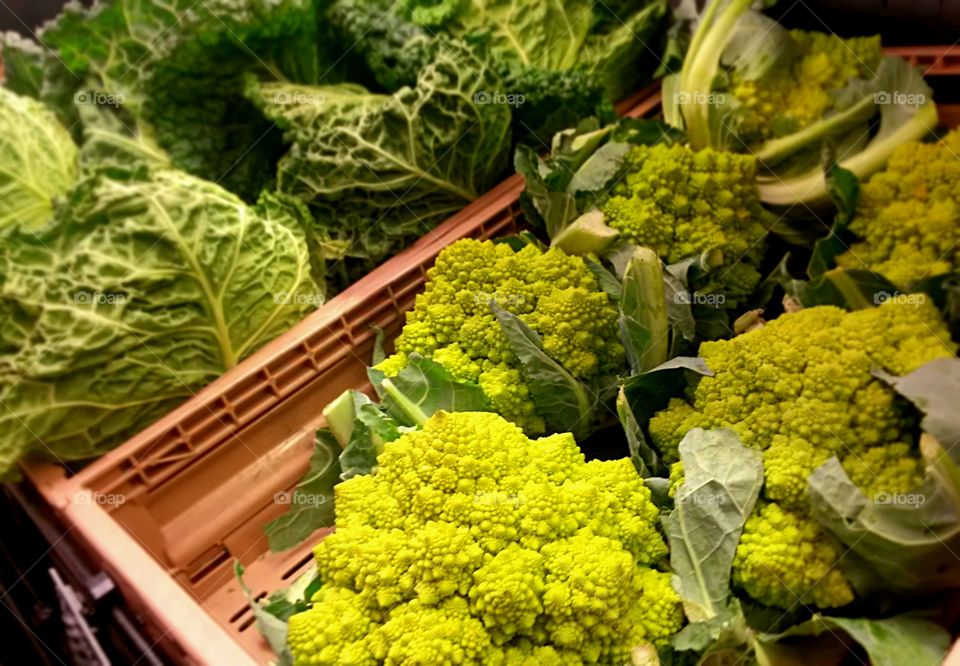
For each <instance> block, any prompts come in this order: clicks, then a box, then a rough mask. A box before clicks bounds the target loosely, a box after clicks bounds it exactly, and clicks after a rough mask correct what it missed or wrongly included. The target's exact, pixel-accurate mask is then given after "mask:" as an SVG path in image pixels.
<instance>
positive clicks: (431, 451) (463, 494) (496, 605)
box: [289, 412, 684, 666]
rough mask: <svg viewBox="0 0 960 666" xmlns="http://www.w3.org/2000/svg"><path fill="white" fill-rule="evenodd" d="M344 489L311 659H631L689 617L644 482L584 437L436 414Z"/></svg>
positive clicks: (296, 645)
mask: <svg viewBox="0 0 960 666" xmlns="http://www.w3.org/2000/svg"><path fill="white" fill-rule="evenodd" d="M336 494H337V498H336V499H337V503H336V511H337V531H336V532H335V533H334V534H332V535H330V536H329V537H327V538H326V539H325V540H323V541H322V542H321V543H320V544H319V545H318V546H317V547H316V548H315V550H314V555H315V558H316V562H317V569H318V573H319V575H320V578H321V580H322V582H323V587H322V588H321V589H320V591H319V592H318V593H317V594H316V595H315V596H314V598H313V600H312V602H313V603H312V607H311V608H310V609H309V610H306V611H304V612H302V613H299V614H296V615H294V616H293V617H291V619H290V633H289V645H290V647H291V650H292V652H293V656H294V658H295V661H296V663H297V664H298V665H299V664H303V665H306V664H317V665H327V664H329V665H341V664H343V665H346V664H379V663H385V664H444V663H446V664H494V665H503V666H507V665H511V666H512V665H528V664H529V665H530V666H532V665H533V664H548V665H549V664H558V665H561V664H563V665H567V664H569V665H571V666H573V665H579V664H622V663H624V661H625V660H627V659H628V658H629V654H630V651H631V649H633V648H634V647H637V646H642V645H653V646H662V645H664V644H665V643H666V641H667V640H668V639H669V637H670V636H672V635H673V634H674V633H676V632H677V631H679V629H680V628H681V627H682V626H683V622H684V618H683V611H682V607H681V604H680V599H679V597H678V595H677V593H676V592H675V591H674V590H673V588H672V587H671V585H670V574H668V573H664V572H661V571H660V570H658V569H657V567H659V566H662V565H663V564H664V563H665V558H666V555H667V547H666V544H665V543H664V540H663V537H662V536H661V535H660V533H659V531H658V524H659V513H658V510H657V508H656V507H655V506H654V505H653V503H652V502H651V499H650V491H649V490H648V489H647V488H646V487H645V486H644V484H643V479H642V478H641V477H640V476H639V475H638V474H637V472H636V470H635V469H634V467H633V464H632V463H631V462H630V460H628V459H624V460H616V461H607V462H600V461H593V462H589V463H587V462H585V461H584V458H583V454H582V453H581V452H580V451H579V449H578V447H577V445H576V442H575V441H574V439H573V437H571V436H570V435H553V436H550V437H546V438H542V439H528V438H527V436H526V435H525V434H524V433H523V431H522V430H520V429H519V428H518V427H517V426H515V425H513V424H511V423H509V422H507V421H506V420H504V419H503V418H502V417H500V416H497V415H495V414H491V413H480V412H462V413H450V414H448V413H446V412H438V413H437V414H435V415H434V416H433V417H431V418H430V419H429V420H428V421H427V422H426V424H425V425H424V427H423V429H422V430H419V431H415V432H410V433H407V434H404V435H403V436H402V437H401V438H400V439H398V440H396V441H394V442H390V443H388V444H387V445H386V448H385V450H384V452H383V453H382V454H381V456H380V468H379V471H378V472H377V474H376V475H374V476H357V477H354V478H353V479H351V480H349V481H345V482H343V483H341V484H340V485H339V486H337V489H336Z"/></svg>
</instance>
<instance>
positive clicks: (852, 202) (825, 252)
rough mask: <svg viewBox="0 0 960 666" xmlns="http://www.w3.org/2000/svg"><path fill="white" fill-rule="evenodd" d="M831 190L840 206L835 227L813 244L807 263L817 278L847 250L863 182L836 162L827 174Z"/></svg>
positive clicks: (812, 275)
mask: <svg viewBox="0 0 960 666" xmlns="http://www.w3.org/2000/svg"><path fill="white" fill-rule="evenodd" d="M827 189H828V191H829V192H830V198H831V199H832V200H833V203H834V205H835V206H836V208H837V214H836V217H835V218H834V222H833V227H832V228H831V229H830V234H829V235H828V236H827V237H826V238H821V239H819V240H818V241H817V242H816V243H815V244H814V246H813V254H812V255H811V257H810V263H809V265H808V266H807V275H809V276H810V278H811V279H817V278H819V277H820V276H822V275H823V274H824V273H826V272H827V271H828V270H830V269H831V268H833V267H834V265H835V262H834V259H835V258H836V257H837V256H838V255H841V254H843V253H844V252H846V251H847V244H846V243H845V242H844V235H845V234H846V231H847V227H849V226H850V222H851V221H852V220H853V216H854V214H855V213H856V211H857V200H858V199H859V198H860V181H858V180H857V177H856V176H855V175H854V174H853V172H851V171H848V170H847V169H844V168H843V167H839V166H836V165H834V166H833V167H832V168H831V169H830V171H829V172H828V174H827Z"/></svg>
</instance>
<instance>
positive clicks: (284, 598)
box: [260, 562, 322, 622]
mask: <svg viewBox="0 0 960 666" xmlns="http://www.w3.org/2000/svg"><path fill="white" fill-rule="evenodd" d="M321 585H322V581H321V580H320V576H319V574H318V573H317V563H316V562H310V564H309V565H308V566H307V569H306V571H304V572H303V573H302V574H300V575H299V576H297V578H296V580H294V581H293V583H291V584H290V586H289V587H285V588H282V589H279V590H274V591H273V592H272V593H271V594H270V596H269V597H267V598H266V599H265V600H264V601H263V603H262V604H260V607H261V608H262V609H263V610H264V611H266V612H267V613H270V615H273V616H274V617H276V618H278V619H280V620H282V621H284V622H287V621H289V620H290V616H291V615H294V614H296V613H302V612H303V611H305V610H307V608H309V602H310V599H311V598H312V597H313V595H314V594H315V593H316V592H317V590H319V589H320V587H321Z"/></svg>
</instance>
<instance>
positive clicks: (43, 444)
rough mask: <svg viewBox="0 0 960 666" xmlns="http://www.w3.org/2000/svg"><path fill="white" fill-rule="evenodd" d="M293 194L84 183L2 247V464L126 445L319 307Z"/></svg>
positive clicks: (173, 177)
mask: <svg viewBox="0 0 960 666" xmlns="http://www.w3.org/2000/svg"><path fill="white" fill-rule="evenodd" d="M305 215H306V211H305V210H304V207H303V206H302V204H300V203H299V202H297V201H295V200H290V199H288V198H286V197H283V196H280V195H264V197H263V198H262V199H261V200H260V202H259V203H258V204H257V205H256V206H248V205H246V204H244V203H243V202H242V201H241V200H240V199H238V198H237V197H236V196H234V195H232V194H230V193H229V192H227V191H225V190H224V189H222V188H220V187H218V186H217V185H215V184H213V183H209V182H205V181H202V180H199V179H197V178H194V177H192V176H189V175H187V174H185V173H183V172H180V171H175V170H169V169H156V170H149V169H143V168H139V169H136V170H132V171H120V170H118V169H111V170H110V171H109V172H98V173H95V174H93V175H91V176H90V177H88V178H85V179H84V180H82V181H81V182H80V183H78V184H77V186H76V187H75V188H74V189H73V191H72V192H71V193H70V195H69V197H68V198H67V200H66V201H65V202H64V204H63V205H62V206H60V207H58V209H57V212H56V215H55V217H54V219H53V220H52V221H51V222H50V223H49V224H47V225H45V226H44V227H42V228H41V229H39V230H37V231H35V232H30V231H29V230H23V229H20V228H18V227H9V228H8V229H7V230H6V231H5V233H4V235H3V238H2V242H0V312H2V316H0V319H2V324H0V401H2V405H3V406H2V408H0V424H2V425H3V427H2V428H0V472H5V471H8V470H10V469H11V468H12V467H13V465H14V464H15V463H16V461H17V459H18V458H19V457H20V456H21V455H23V454H24V453H26V452H28V451H31V450H38V451H41V452H43V453H46V454H48V455H52V456H56V457H57V458H58V459H60V460H71V459H77V458H85V457H89V456H93V455H98V454H100V453H103V452H104V451H106V450H108V449H110V448H112V447H113V446H115V445H117V444H119V443H121V442H123V441H124V440H125V439H126V438H127V437H129V436H130V435H132V434H133V433H135V432H137V431H139V430H140V429H142V428H143V427H145V426H146V425H148V424H149V423H152V422H153V421H155V420H156V419H157V418H159V417H160V416H162V415H163V414H165V413H166V412H168V411H169V410H171V409H173V408H174V407H175V406H176V405H178V404H179V403H181V402H182V401H184V400H186V399H187V398H189V397H190V396H191V395H193V393H194V392H195V391H196V390H197V389H199V388H200V387H202V386H203V385H205V384H207V383H208V382H210V381H212V380H213V379H215V378H216V377H218V376H220V375H221V374H223V373H224V372H225V371H227V370H228V369H229V368H231V367H233V366H234V365H236V363H237V362H238V361H239V360H240V359H242V358H244V357H245V356H247V355H249V354H250V353H251V352H253V351H254V350H255V349H257V348H258V347H259V346H260V345H262V344H263V343H265V342H266V341H268V340H270V339H271V338H273V337H274V336H276V335H278V334H279V333H281V332H282V331H285V330H286V329H287V328H289V327H290V326H292V325H293V324H294V323H296V322H298V321H299V320H300V319H302V318H303V316H304V315H305V314H306V313H307V312H308V311H309V310H310V309H311V308H312V307H313V305H314V304H316V303H319V302H320V300H321V298H320V294H318V293H317V291H316V288H315V287H314V285H313V283H312V281H311V280H310V275H309V260H308V258H307V251H306V247H305V244H304V242H303V231H302V225H303V216H305Z"/></svg>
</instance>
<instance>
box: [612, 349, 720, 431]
mask: <svg viewBox="0 0 960 666" xmlns="http://www.w3.org/2000/svg"><path fill="white" fill-rule="evenodd" d="M690 373H694V374H695V375H707V376H712V375H713V373H712V372H711V371H710V369H709V368H708V367H707V364H706V362H705V361H704V360H703V359H702V358H700V357H699V356H678V357H676V358H672V359H670V360H669V361H667V362H666V363H663V364H661V365H659V366H657V367H656V368H654V369H653V370H648V371H647V372H644V373H641V374H639V375H634V376H633V377H630V378H629V379H627V380H626V381H625V382H624V383H623V392H624V395H625V396H626V398H627V401H628V402H629V403H630V408H631V409H632V410H633V413H634V414H635V415H636V417H637V421H638V422H639V423H640V424H641V425H644V426H645V425H646V424H647V423H648V422H649V421H650V419H651V418H652V417H653V415H654V414H656V413H657V412H659V411H660V410H662V409H664V408H666V406H667V403H669V402H670V398H676V397H679V396H682V395H683V392H684V390H685V389H686V387H687V384H688V383H689V381H690Z"/></svg>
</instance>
